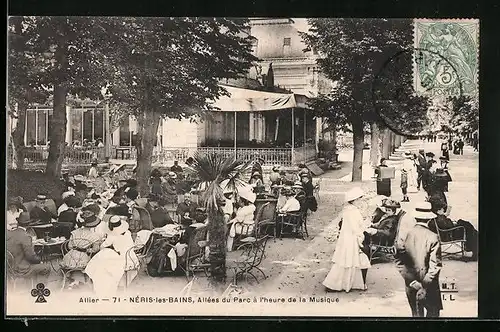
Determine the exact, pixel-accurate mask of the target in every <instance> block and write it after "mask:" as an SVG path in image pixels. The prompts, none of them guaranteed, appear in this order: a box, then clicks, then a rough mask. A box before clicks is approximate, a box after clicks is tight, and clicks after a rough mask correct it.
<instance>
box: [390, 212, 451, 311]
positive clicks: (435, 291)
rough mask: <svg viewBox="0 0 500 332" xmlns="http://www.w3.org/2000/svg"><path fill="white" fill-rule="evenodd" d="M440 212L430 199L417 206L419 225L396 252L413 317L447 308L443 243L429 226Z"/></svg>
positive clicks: (409, 233)
mask: <svg viewBox="0 0 500 332" xmlns="http://www.w3.org/2000/svg"><path fill="white" fill-rule="evenodd" d="M435 217H436V215H435V214H434V213H432V211H431V204H430V203H428V202H424V203H419V204H417V206H416V208H415V220H416V222H417V223H416V225H415V226H414V227H413V228H412V229H411V230H410V231H409V232H408V235H407V236H406V239H405V241H404V243H403V244H402V246H401V249H399V250H398V252H397V254H396V261H395V263H396V267H397V269H398V271H399V273H400V274H401V276H402V277H403V279H404V281H405V285H406V296H407V298H408V303H409V304H410V308H411V312H412V315H413V317H424V309H425V310H426V311H427V314H426V317H439V311H440V310H442V309H443V303H442V300H441V290H440V289H439V272H440V271H441V267H442V263H441V245H440V243H439V239H438V236H437V235H436V234H435V233H433V232H432V231H431V230H430V229H429V226H428V222H429V220H431V219H434V218H435Z"/></svg>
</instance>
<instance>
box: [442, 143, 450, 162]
mask: <svg viewBox="0 0 500 332" xmlns="http://www.w3.org/2000/svg"><path fill="white" fill-rule="evenodd" d="M441 156H443V157H444V158H446V159H447V160H450V151H449V150H448V142H446V141H443V142H442V143H441Z"/></svg>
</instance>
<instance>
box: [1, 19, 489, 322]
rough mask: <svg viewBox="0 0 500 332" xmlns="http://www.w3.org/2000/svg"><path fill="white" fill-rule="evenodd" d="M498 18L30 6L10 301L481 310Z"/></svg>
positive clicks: (12, 197)
mask: <svg viewBox="0 0 500 332" xmlns="http://www.w3.org/2000/svg"><path fill="white" fill-rule="evenodd" d="M478 68H479V20H475V19H410V18H407V19H382V18H380V19H377V18H373V19H360V18H356V19H352V18H237V19H235V18H209V17H208V18H207V17H204V18H198V17H187V18H181V17H177V18H169V17H164V18H144V17H62V16H58V17H44V16H26V17H20V16H13V17H10V18H9V25H8V113H7V142H8V143H7V144H8V145H7V147H6V149H7V151H8V152H7V159H8V160H7V168H8V169H7V204H6V238H5V253H6V257H5V260H6V271H5V274H4V275H5V283H4V284H5V294H6V297H5V299H6V300H5V301H6V303H5V308H6V309H5V313H6V316H7V317H33V316H36V317H50V316H67V317H70V316H71V317H74V316H78V317H85V316H106V317H109V316H117V317H133V316H163V317H164V316H191V315H192V316H254V317H270V316H279V317H284V316H315V317H338V316H343V317H345V316H349V317H431V318H435V317H477V315H478V313H477V307H478V264H477V257H478V240H477V239H478V232H479V220H478V170H479V106H478V105H479V103H478V97H479V90H480V87H479V80H478Z"/></svg>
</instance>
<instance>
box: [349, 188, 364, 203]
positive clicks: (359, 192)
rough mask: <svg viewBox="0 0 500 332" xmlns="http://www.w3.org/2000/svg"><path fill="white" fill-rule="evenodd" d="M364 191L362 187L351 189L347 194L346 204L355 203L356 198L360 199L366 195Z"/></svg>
mask: <svg viewBox="0 0 500 332" xmlns="http://www.w3.org/2000/svg"><path fill="white" fill-rule="evenodd" d="M364 194H365V193H364V191H363V189H361V188H360V187H355V188H352V189H350V190H349V191H348V192H346V193H345V201H346V202H351V201H354V200H355V199H356V198H360V197H362V196H363V195H364Z"/></svg>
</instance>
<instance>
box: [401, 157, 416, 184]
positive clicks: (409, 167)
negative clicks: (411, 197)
mask: <svg viewBox="0 0 500 332" xmlns="http://www.w3.org/2000/svg"><path fill="white" fill-rule="evenodd" d="M402 168H403V169H404V170H406V173H407V176H408V192H409V193H416V192H417V191H418V190H417V166H416V165H415V156H414V155H413V154H412V153H411V152H410V151H406V152H405V160H404V161H403V167H402Z"/></svg>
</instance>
